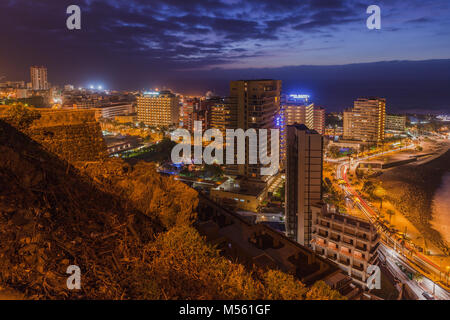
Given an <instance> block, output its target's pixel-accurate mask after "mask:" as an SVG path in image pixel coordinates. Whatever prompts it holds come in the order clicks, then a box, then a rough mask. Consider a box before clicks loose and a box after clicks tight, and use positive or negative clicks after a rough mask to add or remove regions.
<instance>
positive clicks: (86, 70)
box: [0, 0, 450, 111]
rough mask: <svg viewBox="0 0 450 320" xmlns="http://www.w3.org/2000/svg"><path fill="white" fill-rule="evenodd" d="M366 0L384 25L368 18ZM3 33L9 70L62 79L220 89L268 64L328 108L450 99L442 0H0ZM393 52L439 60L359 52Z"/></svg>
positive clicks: (20, 75) (270, 73)
mask: <svg viewBox="0 0 450 320" xmlns="http://www.w3.org/2000/svg"><path fill="white" fill-rule="evenodd" d="M71 4H77V5H79V6H80V7H81V10H82V29H81V30H79V31H69V30H67V28H66V18H67V16H68V15H67V14H66V8H67V7H68V6H69V5H71ZM372 4H377V5H379V6H380V7H381V16H382V28H381V30H368V29H367V28H366V19H367V17H368V16H369V15H368V14H367V13H366V8H367V6H368V5H372ZM0 35H1V47H0V78H1V77H2V76H5V77H6V78H7V79H8V80H22V79H24V80H27V81H29V66H30V65H33V64H38V65H45V66H47V67H48V72H49V81H50V82H51V83H53V84H59V85H63V84H66V83H71V84H74V85H76V86H88V85H90V84H101V85H103V86H105V87H107V88H117V89H141V88H150V87H164V86H167V87H170V88H172V89H174V90H176V91H179V92H182V93H204V92H206V91H207V90H215V91H216V92H217V93H220V94H226V89H227V87H228V81H229V80H230V79H239V78H252V77H260V76H264V77H273V78H278V79H281V80H284V85H283V86H284V88H285V90H286V91H290V92H293V91H296V92H299V91H301V92H306V93H310V94H312V95H313V97H315V100H316V101H318V102H319V104H323V105H325V106H326V107H330V108H331V109H339V108H342V107H346V106H348V105H349V104H351V102H352V100H353V99H354V98H356V97H357V96H359V95H371V94H373V95H383V96H385V97H386V98H388V105H389V99H390V101H391V102H392V104H393V105H395V106H394V108H397V109H399V110H410V109H416V108H420V107H423V108H428V109H434V110H445V109H446V108H448V109H450V108H449V106H450V103H449V101H450V93H449V91H450V90H448V88H450V80H449V78H450V60H442V59H450V41H449V39H450V1H449V0H369V1H365V0H246V1H238V0H195V1H194V0H164V1H162V0H127V1H125V0H84V1H77V0H70V1H65V0H38V1H37V0H0ZM399 60H402V61H403V60H413V61H419V60H436V61H428V62H409V63H407V62H390V63H379V64H366V63H372V62H379V61H399ZM348 64H351V65H348ZM355 64H356V65H355ZM312 65H313V66H317V67H295V66H312ZM343 65H348V66H343ZM237 69H238V70H237ZM449 111H450V110H449Z"/></svg>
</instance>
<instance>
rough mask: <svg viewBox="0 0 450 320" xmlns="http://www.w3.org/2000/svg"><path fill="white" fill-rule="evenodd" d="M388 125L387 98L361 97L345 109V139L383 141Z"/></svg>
mask: <svg viewBox="0 0 450 320" xmlns="http://www.w3.org/2000/svg"><path fill="white" fill-rule="evenodd" d="M385 126H386V99H382V98H360V99H357V100H356V101H355V103H354V107H353V108H352V109H350V110H346V111H344V139H348V140H355V141H362V142H371V143H381V142H383V140H384V135H385Z"/></svg>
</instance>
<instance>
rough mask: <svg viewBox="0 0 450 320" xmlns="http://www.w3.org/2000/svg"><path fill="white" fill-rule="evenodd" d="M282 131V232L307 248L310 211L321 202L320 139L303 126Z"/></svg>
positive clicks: (311, 218)
mask: <svg viewBox="0 0 450 320" xmlns="http://www.w3.org/2000/svg"><path fill="white" fill-rule="evenodd" d="M286 131H287V132H286V137H287V139H286V143H287V147H286V191H285V192H286V205H285V213H286V232H287V235H288V236H289V237H290V238H291V239H293V240H295V241H297V242H298V243H300V244H302V245H304V246H310V244H311V240H312V223H313V210H317V204H318V203H319V202H320V201H321V200H322V168H323V138H322V136H321V135H320V134H319V133H317V131H315V130H311V129H309V128H308V127H307V126H305V125H304V124H296V125H288V126H287V130H286Z"/></svg>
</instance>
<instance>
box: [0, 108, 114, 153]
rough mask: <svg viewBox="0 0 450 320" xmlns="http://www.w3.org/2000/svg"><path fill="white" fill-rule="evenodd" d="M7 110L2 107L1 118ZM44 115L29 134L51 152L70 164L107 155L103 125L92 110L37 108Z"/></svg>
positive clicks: (29, 130)
mask: <svg viewBox="0 0 450 320" xmlns="http://www.w3.org/2000/svg"><path fill="white" fill-rule="evenodd" d="M7 109H8V107H1V108H0V118H2V117H5V115H6V112H7ZM34 110H36V111H38V112H39V113H40V114H41V118H40V119H38V120H35V121H34V122H33V124H32V125H31V127H30V128H29V129H28V130H27V132H26V134H27V135H29V136H30V138H32V139H33V140H35V141H36V142H38V143H40V144H41V145H42V146H43V147H45V148H46V149H47V150H48V151H50V152H52V153H55V154H57V155H59V156H60V157H61V158H63V159H65V160H67V161H69V162H74V161H97V160H100V159H102V158H104V157H106V156H107V152H106V144H105V141H104V139H103V135H102V131H101V128H100V124H99V123H98V122H97V121H96V120H95V111H93V110H53V109H40V108H36V109H34Z"/></svg>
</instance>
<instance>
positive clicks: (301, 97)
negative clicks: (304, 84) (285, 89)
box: [289, 94, 310, 100]
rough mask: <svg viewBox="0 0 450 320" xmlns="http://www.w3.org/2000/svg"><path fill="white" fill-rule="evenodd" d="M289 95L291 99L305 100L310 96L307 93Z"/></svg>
mask: <svg viewBox="0 0 450 320" xmlns="http://www.w3.org/2000/svg"><path fill="white" fill-rule="evenodd" d="M289 97H291V98H293V99H306V100H308V99H309V98H310V96H309V95H307V94H290V95H289Z"/></svg>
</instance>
